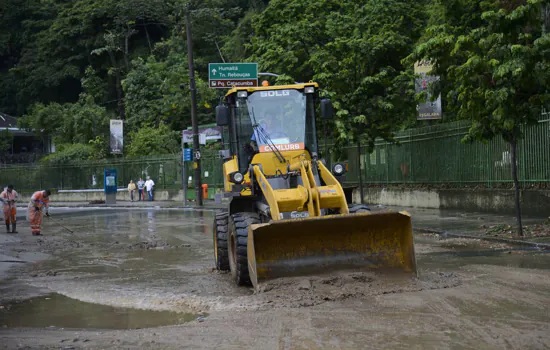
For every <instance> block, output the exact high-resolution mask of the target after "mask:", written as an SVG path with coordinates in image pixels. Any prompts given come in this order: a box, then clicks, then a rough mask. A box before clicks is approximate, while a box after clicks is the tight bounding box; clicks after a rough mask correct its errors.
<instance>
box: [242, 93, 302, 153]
mask: <svg viewBox="0 0 550 350" xmlns="http://www.w3.org/2000/svg"><path fill="white" fill-rule="evenodd" d="M247 106H248V115H249V116H250V120H251V123H252V125H253V126H254V133H253V135H252V138H251V140H252V141H256V144H257V145H258V149H259V151H260V152H270V151H271V148H270V144H271V143H272V144H274V145H275V146H276V147H277V148H278V149H279V150H281V151H290V150H300V149H304V147H305V136H306V96H305V94H303V93H301V92H299V91H297V90H274V91H257V92H255V93H253V94H251V95H250V96H249V97H248V104H247ZM266 135H267V136H268V137H265V136H266Z"/></svg>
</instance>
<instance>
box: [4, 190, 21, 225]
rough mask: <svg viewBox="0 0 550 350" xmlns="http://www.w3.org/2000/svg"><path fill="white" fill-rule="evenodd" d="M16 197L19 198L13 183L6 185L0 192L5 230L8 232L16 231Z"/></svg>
mask: <svg viewBox="0 0 550 350" xmlns="http://www.w3.org/2000/svg"><path fill="white" fill-rule="evenodd" d="M17 199H19V194H18V193H17V192H16V191H15V190H14V189H13V185H8V187H6V188H5V189H4V191H3V192H2V193H0V202H2V204H4V205H3V206H4V221H5V222H6V230H7V232H8V233H10V232H11V233H17V222H16V221H17V208H16V207H15V202H17ZM10 224H11V231H10Z"/></svg>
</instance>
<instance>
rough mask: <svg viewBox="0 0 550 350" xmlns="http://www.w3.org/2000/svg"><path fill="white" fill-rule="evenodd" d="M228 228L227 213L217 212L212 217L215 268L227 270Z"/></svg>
mask: <svg viewBox="0 0 550 350" xmlns="http://www.w3.org/2000/svg"><path fill="white" fill-rule="evenodd" d="M228 230H229V214H228V213H218V214H216V216H215V217H214V228H213V231H214V237H213V239H214V261H215V264H216V269H218V270H220V271H229V254H228V252H227V235H228V233H227V232H228Z"/></svg>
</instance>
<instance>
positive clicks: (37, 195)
mask: <svg viewBox="0 0 550 350" xmlns="http://www.w3.org/2000/svg"><path fill="white" fill-rule="evenodd" d="M50 194H51V192H50V190H44V191H36V192H34V194H33V195H32V197H31V202H30V203H29V221H30V222H31V232H32V235H33V236H42V234H41V233H40V225H41V224H42V211H43V210H45V215H46V216H50V213H49V212H48V204H49V203H50Z"/></svg>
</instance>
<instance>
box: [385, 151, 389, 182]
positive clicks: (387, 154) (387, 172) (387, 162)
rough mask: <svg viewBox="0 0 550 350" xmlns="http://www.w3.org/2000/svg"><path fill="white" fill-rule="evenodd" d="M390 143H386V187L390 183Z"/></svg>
mask: <svg viewBox="0 0 550 350" xmlns="http://www.w3.org/2000/svg"><path fill="white" fill-rule="evenodd" d="M388 146H389V142H386V150H385V152H386V154H385V156H386V157H385V158H386V186H388V185H389V183H390V150H389V149H388Z"/></svg>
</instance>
